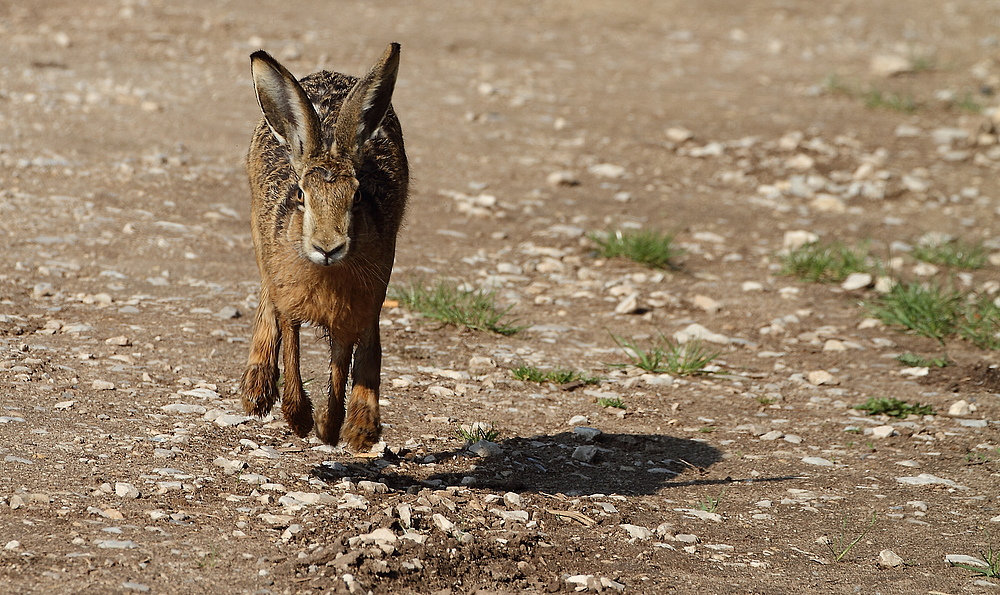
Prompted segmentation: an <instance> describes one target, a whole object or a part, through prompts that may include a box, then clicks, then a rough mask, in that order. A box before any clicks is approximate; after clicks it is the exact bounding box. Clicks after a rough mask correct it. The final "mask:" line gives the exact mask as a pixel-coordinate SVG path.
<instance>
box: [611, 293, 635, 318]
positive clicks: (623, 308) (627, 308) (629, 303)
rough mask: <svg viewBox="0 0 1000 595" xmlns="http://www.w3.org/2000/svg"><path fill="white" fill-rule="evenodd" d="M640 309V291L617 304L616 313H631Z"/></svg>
mask: <svg viewBox="0 0 1000 595" xmlns="http://www.w3.org/2000/svg"><path fill="white" fill-rule="evenodd" d="M638 309H639V293H638V292H635V293H631V294H629V295H627V296H625V297H624V298H622V300H621V301H620V302H618V305H617V306H615V314H631V313H633V312H635V311H636V310H638Z"/></svg>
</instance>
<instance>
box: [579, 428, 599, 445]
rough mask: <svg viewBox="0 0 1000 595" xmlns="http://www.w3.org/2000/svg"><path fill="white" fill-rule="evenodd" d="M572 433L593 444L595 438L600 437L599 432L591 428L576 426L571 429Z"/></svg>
mask: <svg viewBox="0 0 1000 595" xmlns="http://www.w3.org/2000/svg"><path fill="white" fill-rule="evenodd" d="M573 433H574V434H575V435H577V436H579V437H581V438H583V439H584V440H586V441H587V442H593V441H594V439H595V438H597V437H598V436H600V435H601V433H602V432H601V431H600V430H598V429H597V428H591V427H589V426H577V427H575V428H573Z"/></svg>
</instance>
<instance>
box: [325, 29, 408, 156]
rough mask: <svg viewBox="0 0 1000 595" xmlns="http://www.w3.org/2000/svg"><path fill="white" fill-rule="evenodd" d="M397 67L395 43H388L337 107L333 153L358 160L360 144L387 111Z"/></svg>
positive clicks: (371, 133) (396, 47) (375, 128)
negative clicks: (375, 61)
mask: <svg viewBox="0 0 1000 595" xmlns="http://www.w3.org/2000/svg"><path fill="white" fill-rule="evenodd" d="M398 71H399V44H398V43H390V44H389V47H387V48H386V49H385V53H384V54H382V58H381V59H380V60H379V61H378V62H377V63H376V64H375V66H373V67H372V69H371V72H369V73H368V75H367V76H365V78H363V79H361V80H360V81H358V82H357V84H356V85H354V88H353V89H351V91H350V93H348V94H347V98H346V99H344V103H343V105H342V106H341V107H340V113H339V114H337V124H336V126H335V129H334V139H335V144H334V152H335V153H336V154H337V155H340V156H343V157H350V158H351V159H353V160H354V161H355V162H359V161H360V158H361V148H362V147H363V146H364V144H365V142H366V141H367V140H368V139H370V138H371V137H372V136H374V134H375V132H376V131H377V130H378V129H379V126H381V125H382V119H383V118H385V114H386V112H388V111H389V103H390V102H391V101H392V91H393V89H394V88H395V86H396V73H397V72H398Z"/></svg>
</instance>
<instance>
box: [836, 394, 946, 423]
mask: <svg viewBox="0 0 1000 595" xmlns="http://www.w3.org/2000/svg"><path fill="white" fill-rule="evenodd" d="M853 408H854V409H858V410H861V411H867V412H868V415H888V416H889V417H897V418H900V419H903V418H905V417H908V416H910V415H934V408H933V407H931V406H930V405H922V404H920V403H917V404H916V405H914V404H912V403H907V402H906V401H901V400H899V399H897V398H895V397H879V398H875V397H868V400H867V401H865V402H864V403H862V404H861V405H855V406H854V407H853Z"/></svg>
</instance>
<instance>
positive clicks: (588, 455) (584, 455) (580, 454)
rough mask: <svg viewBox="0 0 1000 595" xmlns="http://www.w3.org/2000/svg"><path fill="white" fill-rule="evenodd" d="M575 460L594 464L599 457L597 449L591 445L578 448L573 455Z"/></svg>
mask: <svg viewBox="0 0 1000 595" xmlns="http://www.w3.org/2000/svg"><path fill="white" fill-rule="evenodd" d="M571 456H572V457H573V459H574V460H577V461H580V462H583V463H592V462H593V461H594V457H596V456H597V447H596V446H591V445H583V446H577V447H576V448H575V449H574V450H573V454H572V455H571Z"/></svg>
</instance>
